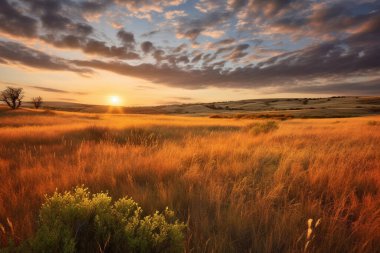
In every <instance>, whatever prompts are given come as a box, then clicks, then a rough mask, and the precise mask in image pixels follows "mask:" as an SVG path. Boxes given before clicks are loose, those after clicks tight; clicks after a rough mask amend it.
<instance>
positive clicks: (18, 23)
mask: <svg viewBox="0 0 380 253" xmlns="http://www.w3.org/2000/svg"><path fill="white" fill-rule="evenodd" d="M0 30H1V31H3V32H6V33H9V34H12V35H16V36H22V37H28V38H31V37H35V36H36V34H37V20H36V19H34V18H31V17H28V16H26V15H23V14H22V13H20V12H19V11H18V10H17V9H16V8H14V7H13V6H12V5H11V4H9V3H8V1H6V0H2V1H0Z"/></svg>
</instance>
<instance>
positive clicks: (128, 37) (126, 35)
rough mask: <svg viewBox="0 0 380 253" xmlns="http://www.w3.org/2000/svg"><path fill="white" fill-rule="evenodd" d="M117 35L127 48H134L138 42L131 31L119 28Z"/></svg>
mask: <svg viewBox="0 0 380 253" xmlns="http://www.w3.org/2000/svg"><path fill="white" fill-rule="evenodd" d="M117 37H118V38H119V39H120V40H121V41H122V43H123V44H124V45H125V46H126V47H127V48H131V49H133V48H134V45H135V43H136V41H135V36H134V35H133V33H131V32H126V31H124V30H123V29H121V30H119V31H118V33H117Z"/></svg>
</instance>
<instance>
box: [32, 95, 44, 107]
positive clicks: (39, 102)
mask: <svg viewBox="0 0 380 253" xmlns="http://www.w3.org/2000/svg"><path fill="white" fill-rule="evenodd" d="M32 103H33V105H34V108H36V109H38V108H40V107H41V105H42V97H40V96H38V97H33V98H32Z"/></svg>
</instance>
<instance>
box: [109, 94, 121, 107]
mask: <svg viewBox="0 0 380 253" xmlns="http://www.w3.org/2000/svg"><path fill="white" fill-rule="evenodd" d="M108 100H109V103H110V105H121V99H120V97H119V96H110V97H109V99H108Z"/></svg>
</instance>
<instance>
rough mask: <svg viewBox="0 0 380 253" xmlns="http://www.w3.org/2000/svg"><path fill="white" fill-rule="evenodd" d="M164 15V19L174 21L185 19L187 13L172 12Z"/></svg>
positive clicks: (181, 11) (180, 11)
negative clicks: (178, 18)
mask: <svg viewBox="0 0 380 253" xmlns="http://www.w3.org/2000/svg"><path fill="white" fill-rule="evenodd" d="M164 15H165V18H166V19H174V18H176V17H185V16H187V13H186V12H185V11H183V10H173V11H168V12H165V14H164Z"/></svg>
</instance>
